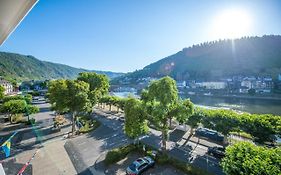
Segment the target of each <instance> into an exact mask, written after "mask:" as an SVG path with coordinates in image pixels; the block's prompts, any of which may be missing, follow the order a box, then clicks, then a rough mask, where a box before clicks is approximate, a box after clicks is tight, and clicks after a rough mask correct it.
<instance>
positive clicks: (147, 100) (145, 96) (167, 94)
mask: <svg viewBox="0 0 281 175" xmlns="http://www.w3.org/2000/svg"><path fill="white" fill-rule="evenodd" d="M141 99H142V100H143V102H144V104H145V108H146V113H147V114H148V120H149V121H150V122H152V123H153V124H154V125H155V126H156V127H158V128H159V129H161V131H162V146H163V147H162V148H163V149H164V150H166V140H167V138H168V120H169V119H172V118H175V119H176V120H177V121H179V122H181V123H183V122H185V121H186V120H187V119H188V117H189V116H190V114H192V113H193V104H192V103H191V102H190V100H188V99H187V100H184V101H182V100H180V99H179V97H178V90H177V87H176V82H175V80H173V79H172V78H170V77H164V78H161V79H159V80H157V81H154V82H152V83H151V84H150V85H149V86H148V88H147V90H145V91H143V92H142V96H141Z"/></svg>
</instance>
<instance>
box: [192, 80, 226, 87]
mask: <svg viewBox="0 0 281 175" xmlns="http://www.w3.org/2000/svg"><path fill="white" fill-rule="evenodd" d="M196 85H197V87H200V88H205V89H225V88H226V86H227V83H226V82H219V81H218V82H216V81H210V82H201V83H196Z"/></svg>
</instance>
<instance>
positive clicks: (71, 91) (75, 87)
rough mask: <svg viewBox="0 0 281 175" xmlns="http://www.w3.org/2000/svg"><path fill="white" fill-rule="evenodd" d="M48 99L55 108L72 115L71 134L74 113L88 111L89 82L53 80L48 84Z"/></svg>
mask: <svg viewBox="0 0 281 175" xmlns="http://www.w3.org/2000/svg"><path fill="white" fill-rule="evenodd" d="M48 93H49V99H50V102H51V103H52V105H53V106H54V108H55V109H56V110H59V111H61V110H66V111H69V112H70V113H71V115H72V134H74V133H75V121H76V115H77V114H78V113H79V112H83V111H90V109H91V103H90V100H89V99H88V94H89V84H88V83H86V82H84V81H79V80H55V81H53V82H51V83H50V86H49V92H48Z"/></svg>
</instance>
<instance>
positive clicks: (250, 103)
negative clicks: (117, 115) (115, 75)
mask: <svg viewBox="0 0 281 175" xmlns="http://www.w3.org/2000/svg"><path fill="white" fill-rule="evenodd" d="M129 94H131V95H135V94H132V93H129V92H118V93H114V95H117V96H119V97H127V96H128V95H129ZM182 98H183V99H184V98H190V100H191V101H192V102H193V103H194V104H195V105H198V106H202V107H216V108H224V109H233V110H237V111H244V112H249V113H256V114H275V115H281V100H268V99H266V100H263V99H242V98H229V97H223V98H221V97H212V96H182Z"/></svg>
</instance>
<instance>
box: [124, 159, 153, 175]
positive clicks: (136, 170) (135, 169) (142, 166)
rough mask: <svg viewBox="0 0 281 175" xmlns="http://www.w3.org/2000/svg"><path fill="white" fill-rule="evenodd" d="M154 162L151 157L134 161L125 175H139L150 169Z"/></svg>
mask: <svg viewBox="0 0 281 175" xmlns="http://www.w3.org/2000/svg"><path fill="white" fill-rule="evenodd" d="M154 164H155V161H154V160H153V159H152V158H151V157H148V156H146V157H143V158H139V159H137V160H135V161H134V162H133V163H132V164H131V165H130V166H129V167H128V168H127V170H126V174H127V175H139V174H141V173H142V172H144V171H145V170H147V169H148V168H150V167H153V166H154Z"/></svg>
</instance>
